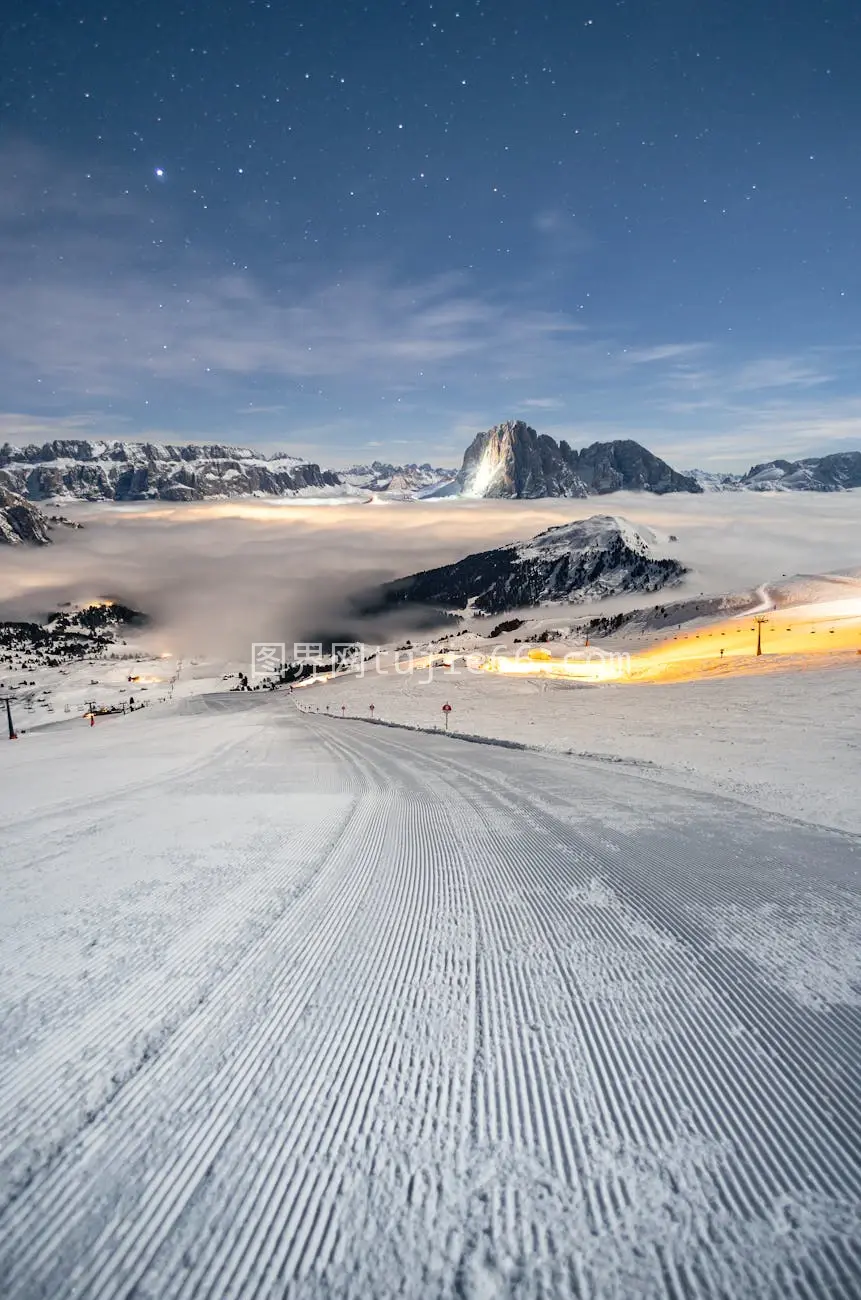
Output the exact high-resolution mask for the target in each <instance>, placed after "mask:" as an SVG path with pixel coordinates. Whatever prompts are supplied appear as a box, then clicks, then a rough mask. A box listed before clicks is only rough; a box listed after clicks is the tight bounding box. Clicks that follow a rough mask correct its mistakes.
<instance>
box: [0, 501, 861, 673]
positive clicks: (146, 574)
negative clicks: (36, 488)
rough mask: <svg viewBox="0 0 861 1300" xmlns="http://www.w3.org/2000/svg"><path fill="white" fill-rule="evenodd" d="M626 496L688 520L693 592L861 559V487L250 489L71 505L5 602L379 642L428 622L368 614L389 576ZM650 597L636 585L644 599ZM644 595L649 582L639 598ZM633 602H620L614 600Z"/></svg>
mask: <svg viewBox="0 0 861 1300" xmlns="http://www.w3.org/2000/svg"><path fill="white" fill-rule="evenodd" d="M611 511H612V512H613V513H615V514H620V515H623V516H625V517H626V518H629V519H631V520H632V521H633V522H634V523H637V524H646V525H648V526H650V527H652V528H654V529H656V530H658V531H659V532H661V533H663V534H669V533H673V534H675V535H676V536H677V537H678V543H677V544H674V545H673V553H674V554H676V555H677V556H678V557H679V558H681V559H682V560H683V561H684V562H685V563H686V564H688V565H689V566H690V567H691V569H692V573H691V575H690V577H689V578H688V579H687V581H686V589H687V590H689V591H691V592H692V593H694V594H698V593H699V592H701V591H702V592H705V593H707V594H713V593H720V592H728V591H739V590H749V589H751V588H753V587H755V586H756V585H757V584H759V583H761V582H765V581H770V580H777V579H780V578H781V577H783V576H785V575H786V576H791V575H794V574H798V573H804V574H812V573H821V572H828V571H832V570H839V569H845V568H855V567H857V566H859V565H861V493H851V492H850V493H843V494H834V495H824V496H823V495H817V494H813V493H810V494H794V495H790V494H773V495H759V494H754V493H739V494H715V495H713V496H705V497H683V496H679V497H661V498H655V497H649V496H647V495H645V494H632V493H620V494H618V495H616V496H614V497H612V498H610V499H608V500H606V501H604V502H599V501H595V500H594V499H593V500H589V501H533V502H529V501H521V502H492V501H481V502H439V503H422V504H390V505H388V504H387V505H349V506H344V505H340V504H339V505H331V506H329V505H327V506H322V505H319V506H312V505H293V504H285V503H278V502H265V501H254V502H248V501H236V502H218V503H212V504H207V503H202V504H199V505H197V504H189V505H181V506H173V505H170V504H167V503H162V502H157V503H152V504H146V505H141V506H130V507H116V506H113V507H112V506H104V505H100V506H85V505H79V506H76V507H69V513H70V514H71V513H73V514H74V517H75V518H76V519H79V520H81V521H82V522H84V523H85V525H86V527H85V528H84V529H82V530H80V531H75V532H72V531H66V530H60V531H58V532H57V533H56V534H55V536H56V538H57V541H56V543H55V544H54V545H53V546H51V547H46V548H44V549H41V550H34V549H31V548H26V549H25V548H23V547H22V548H15V549H12V548H7V549H6V550H4V552H3V554H2V555H0V617H2V618H6V619H8V618H35V617H38V616H39V615H42V614H44V613H46V612H47V611H49V610H51V609H52V608H55V607H56V606H57V605H59V604H61V603H62V602H63V601H69V600H71V601H86V600H95V599H98V598H105V597H110V598H113V599H116V600H120V601H122V602H124V603H126V604H129V605H132V606H134V607H135V608H138V609H141V610H143V611H144V612H146V613H148V614H149V615H151V617H152V618H153V626H152V630H151V631H150V632H149V633H148V640H149V642H150V644H151V646H152V648H153V649H154V650H157V651H159V652H160V651H164V650H170V651H172V652H175V653H178V654H183V655H187V656H201V657H211V658H214V659H239V660H243V661H247V659H248V656H249V648H250V645H251V643H252V642H253V641H265V640H270V639H271V640H275V641H284V642H285V643H287V644H288V645H289V644H291V643H292V642H294V641H297V640H304V639H308V638H311V637H314V638H315V639H319V638H320V637H321V636H324V635H327V634H330V635H333V636H335V637H342V636H343V638H344V639H348V638H351V637H357V638H362V639H364V640H367V641H369V642H372V641H374V640H376V639H384V638H386V637H396V636H399V635H403V634H405V633H408V632H409V631H410V630H413V629H412V628H411V626H410V624H409V623H407V622H405V621H391V620H389V621H388V622H385V623H380V622H377V621H373V620H360V619H357V618H356V617H355V615H354V613H353V609H352V603H353V602H352V598H353V597H354V596H355V594H356V593H357V592H358V591H361V590H364V589H365V588H367V587H369V586H372V585H374V584H375V583H378V582H382V581H386V580H389V579H391V578H395V577H400V576H403V575H406V574H408V573H411V572H415V571H417V570H419V569H423V568H429V567H432V566H434V565H437V564H444V563H448V562H451V561H453V560H456V559H459V558H460V557H462V556H463V555H466V554H468V553H470V552H473V551H477V550H482V549H485V548H487V547H490V546H496V545H500V544H502V543H504V542H506V541H509V540H514V539H522V538H526V537H529V536H531V535H533V534H534V533H536V532H538V531H539V530H540V529H542V528H545V527H548V526H550V525H552V524H558V523H562V522H565V521H568V520H571V519H575V518H585V517H586V516H588V515H590V514H596V513H601V512H607V513H609V512H611ZM636 599H637V598H632V597H628V598H624V600H625V601H626V602H627V603H628V604H629V605H630V604H631V603H632V602H634V603H636ZM639 600H640V602H642V598H641V597H640V598H639ZM619 604H620V602H619V601H616V602H605V603H604V604H603V605H602V612H604V611H606V612H610V611H611V610H612V609H615V608H617V607H618V606H619Z"/></svg>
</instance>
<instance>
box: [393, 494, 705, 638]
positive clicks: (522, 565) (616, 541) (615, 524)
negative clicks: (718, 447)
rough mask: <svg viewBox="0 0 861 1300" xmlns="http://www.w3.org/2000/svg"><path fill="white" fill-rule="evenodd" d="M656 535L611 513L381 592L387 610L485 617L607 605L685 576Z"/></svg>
mask: <svg viewBox="0 0 861 1300" xmlns="http://www.w3.org/2000/svg"><path fill="white" fill-rule="evenodd" d="M662 549H663V546H662V544H661V543H660V542H659V539H658V535H657V534H656V533H653V532H652V530H651V529H648V528H643V527H635V526H634V525H633V524H632V523H631V522H630V521H629V520H627V519H621V518H618V517H616V516H613V515H593V516H592V517H591V518H589V519H580V520H577V521H575V522H574V523H570V524H561V525H558V526H557V527H554V528H548V529H546V530H545V531H544V532H541V533H538V534H537V535H536V536H535V537H532V538H529V539H528V540H527V541H525V542H514V543H511V544H509V545H507V546H499V547H496V548H495V549H494V550H491V551H481V552H478V553H477V554H474V555H467V556H466V557H465V558H464V559H462V560H459V561H457V562H456V563H455V564H447V565H443V566H442V567H440V568H437V569H428V570H426V571H424V572H422V573H415V574H412V575H410V576H409V577H406V578H402V579H400V580H398V581H396V582H391V583H387V584H386V585H385V586H384V587H383V588H382V605H383V607H385V606H392V605H399V604H409V603H417V604H424V605H430V606H436V607H438V608H441V609H466V608H467V607H470V608H473V609H476V610H478V611H480V612H481V613H486V614H501V613H505V612H508V611H511V610H516V609H523V608H527V607H530V606H536V605H542V604H547V603H551V602H554V601H564V602H567V603H571V602H576V603H581V602H585V601H590V600H603V599H604V598H606V597H608V596H615V595H618V594H620V593H622V592H627V591H658V590H660V589H661V588H662V587H665V586H667V585H668V584H672V583H675V582H678V581H679V579H680V578H681V577H682V576H683V574H684V573H685V572H686V569H685V567H684V565H683V564H682V563H681V562H680V561H679V560H677V559H675V558H670V557H666V556H663V555H659V554H658V553H657V552H658V551H659V550H662Z"/></svg>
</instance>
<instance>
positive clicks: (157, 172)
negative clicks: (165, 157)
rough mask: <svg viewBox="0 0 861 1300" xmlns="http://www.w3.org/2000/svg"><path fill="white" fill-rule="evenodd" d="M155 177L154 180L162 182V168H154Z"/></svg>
mask: <svg viewBox="0 0 861 1300" xmlns="http://www.w3.org/2000/svg"><path fill="white" fill-rule="evenodd" d="M155 176H156V179H157V180H160V181H162V180H164V168H163V167H156V168H155Z"/></svg>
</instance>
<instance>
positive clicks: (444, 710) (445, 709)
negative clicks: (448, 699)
mask: <svg viewBox="0 0 861 1300" xmlns="http://www.w3.org/2000/svg"><path fill="white" fill-rule="evenodd" d="M450 713H451V705H450V704H444V705H443V706H442V715H443V717H444V718H445V729H446V731H448V715H449V714H450Z"/></svg>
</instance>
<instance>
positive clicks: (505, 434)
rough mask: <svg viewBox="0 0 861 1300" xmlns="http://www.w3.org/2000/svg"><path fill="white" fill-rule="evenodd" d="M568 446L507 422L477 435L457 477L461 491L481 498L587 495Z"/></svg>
mask: <svg viewBox="0 0 861 1300" xmlns="http://www.w3.org/2000/svg"><path fill="white" fill-rule="evenodd" d="M574 454H576V453H572V452H571V448H570V447H569V446H568V444H567V443H565V442H563V443H561V444H560V443H557V442H555V441H554V440H553V438H549V437H548V436H547V435H546V434H538V433H536V431H535V430H534V429H531V428H530V427H529V425H528V424H524V423H523V421H522V420H507V421H506V422H505V424H498V425H495V426H494V428H492V429H488V431H487V432H486V433H479V434H476V436H475V438H474V439H473V441H472V443H471V444H470V446H469V447H468V448H467V449H466V452H465V454H464V458H463V465H462V467H461V470H460V473H459V474H458V476H457V484H458V487H459V489H460V491H461V492H464V493H465V494H466V495H468V496H479V497H585V496H587V495H588V493H587V489H586V484H585V483H584V482H583V480H582V479H581V478H580V476H579V474H578V473H577V470H576V468H575V465H574V463H573V461H572V455H574Z"/></svg>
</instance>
